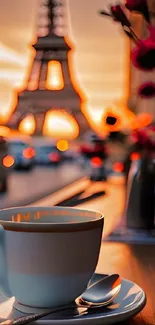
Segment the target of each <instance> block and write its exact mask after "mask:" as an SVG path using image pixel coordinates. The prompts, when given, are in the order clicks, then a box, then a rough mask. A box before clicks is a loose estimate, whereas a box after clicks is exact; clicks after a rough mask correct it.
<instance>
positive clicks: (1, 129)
mask: <svg viewBox="0 0 155 325" xmlns="http://www.w3.org/2000/svg"><path fill="white" fill-rule="evenodd" d="M10 133H11V130H10V129H9V128H8V127H6V126H0V136H3V137H8V136H9V134H10Z"/></svg>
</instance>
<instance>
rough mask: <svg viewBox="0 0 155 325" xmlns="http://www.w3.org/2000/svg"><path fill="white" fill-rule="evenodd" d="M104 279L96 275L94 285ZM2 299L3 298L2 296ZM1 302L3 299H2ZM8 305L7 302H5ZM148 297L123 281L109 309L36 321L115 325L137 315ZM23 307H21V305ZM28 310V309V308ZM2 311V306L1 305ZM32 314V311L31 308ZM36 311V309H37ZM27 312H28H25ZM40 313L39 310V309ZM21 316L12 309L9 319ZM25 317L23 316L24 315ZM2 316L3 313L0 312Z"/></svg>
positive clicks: (66, 313)
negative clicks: (114, 324)
mask: <svg viewBox="0 0 155 325" xmlns="http://www.w3.org/2000/svg"><path fill="white" fill-rule="evenodd" d="M101 277H103V274H95V275H94V276H93V278H92V283H93V282H94V281H97V280H99V279H100V278H101ZM0 298H1V296H0ZM0 301H1V299H0ZM5 303H6V302H5ZM145 303H146V296H145V293H144V291H143V290H142V289H141V288H140V287H139V286H138V285H137V284H135V283H133V282H131V281H128V280H125V279H122V286H121V291H120V293H119V295H118V296H117V297H116V298H115V300H114V302H113V304H111V305H110V306H109V307H107V308H105V307H104V308H98V309H96V310H95V309H92V310H89V311H87V310H85V311H84V310H83V309H78V308H75V310H66V311H63V312H57V313H55V314H53V315H49V316H48V317H46V318H42V319H40V320H38V321H36V325H37V324H38V325H49V324H50V325H75V324H77V325H99V324H102V325H104V324H106V325H108V324H113V323H116V322H120V321H124V320H126V319H128V318H130V317H132V316H134V315H136V314H137V313H139V312H140V311H141V310H142V308H143V307H144V306H145ZM20 306H21V305H20ZM26 308H27V307H26ZM0 310H1V304H0ZM30 310H31V312H32V309H31V308H30ZM35 310H36V309H35ZM25 311H26V310H25ZM37 311H38V309H37ZM27 312H28V313H29V312H30V311H28V310H27ZM18 315H21V312H19V311H17V310H15V309H14V308H12V311H11V313H9V315H8V318H14V317H17V316H18ZM22 315H23V314H22ZM0 316H1V312H0Z"/></svg>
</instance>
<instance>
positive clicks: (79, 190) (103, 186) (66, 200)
mask: <svg viewBox="0 0 155 325" xmlns="http://www.w3.org/2000/svg"><path fill="white" fill-rule="evenodd" d="M124 202H125V186H124V177H123V176H111V177H109V179H108V181H107V182H91V181H90V180H89V179H88V178H87V177H83V178H81V179H80V180H78V181H75V182H74V183H72V184H71V185H69V186H66V187H64V188H62V189H61V190H59V191H57V192H56V193H53V194H51V195H48V196H47V197H45V198H43V199H41V200H38V201H36V202H34V203H33V204H32V205H35V206H36V205H37V206H53V205H60V206H72V207H74V206H75V207H78V208H80V209H90V210H97V211H100V212H102V213H103V214H104V216H105V226H104V237H107V236H108V235H109V234H110V233H111V232H112V231H113V230H114V229H116V227H117V226H118V225H120V224H121V225H123V223H124V218H123V214H124Z"/></svg>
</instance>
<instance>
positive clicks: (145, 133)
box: [132, 125, 155, 150]
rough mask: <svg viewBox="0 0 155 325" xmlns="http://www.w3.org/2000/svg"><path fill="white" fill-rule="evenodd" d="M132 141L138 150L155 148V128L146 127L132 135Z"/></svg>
mask: <svg viewBox="0 0 155 325" xmlns="http://www.w3.org/2000/svg"><path fill="white" fill-rule="evenodd" d="M132 139H133V141H134V142H135V143H136V144H137V146H138V147H139V149H142V150H145V149H146V150H152V149H154V148H155V127H154V126H152V125H151V126H148V127H146V128H144V129H139V130H137V131H134V132H133V133H132Z"/></svg>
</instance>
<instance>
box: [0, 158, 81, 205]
mask: <svg viewBox="0 0 155 325" xmlns="http://www.w3.org/2000/svg"><path fill="white" fill-rule="evenodd" d="M83 175H84V172H83V171H82V169H81V168H80V167H79V166H77V165H75V164H74V163H64V164H62V165H60V166H59V167H35V168H34V169H32V171H28V172H24V171H20V172H19V171H13V172H12V173H11V174H10V175H9V190H8V193H6V194H0V209H2V208H6V207H13V206H18V205H26V204H29V203H32V202H33V201H36V200H39V199H40V198H41V197H44V196H47V195H48V194H49V193H53V192H55V191H57V190H59V189H60V188H62V187H64V186H66V185H68V184H70V183H72V182H73V181H75V180H76V179H79V178H80V177H82V176H83Z"/></svg>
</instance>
